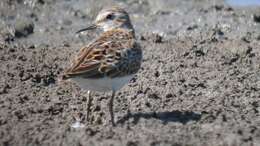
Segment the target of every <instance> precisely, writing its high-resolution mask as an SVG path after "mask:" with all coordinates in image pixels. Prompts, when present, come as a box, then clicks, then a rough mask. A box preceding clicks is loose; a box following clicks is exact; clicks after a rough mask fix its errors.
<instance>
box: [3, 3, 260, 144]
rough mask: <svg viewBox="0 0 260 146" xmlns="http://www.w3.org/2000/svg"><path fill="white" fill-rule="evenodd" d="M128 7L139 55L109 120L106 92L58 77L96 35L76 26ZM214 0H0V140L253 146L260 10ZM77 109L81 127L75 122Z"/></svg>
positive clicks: (259, 96) (256, 140) (257, 131)
mask: <svg viewBox="0 0 260 146" xmlns="http://www.w3.org/2000/svg"><path fill="white" fill-rule="evenodd" d="M111 3H116V4H117V5H120V6H122V7H125V8H126V10H127V11H128V12H129V13H130V15H131V19H132V21H133V24H134V27H135V28H136V34H137V39H138V41H139V42H140V43H141V45H142V46H143V51H144V59H143V64H142V68H141V70H140V71H139V72H138V74H137V76H136V77H135V78H134V79H133V80H132V81H131V83H129V84H128V85H126V86H125V87H124V88H123V89H122V90H120V91H119V92H118V93H117V96H116V99H115V106H114V110H115V116H116V121H117V126H116V127H111V126H110V125H108V124H107V119H108V117H109V116H108V113H107V111H108V108H107V102H108V100H107V99H108V96H109V95H110V93H95V95H94V96H95V98H94V101H93V104H92V107H91V111H92V114H91V121H90V122H87V121H86V120H85V118H84V117H85V115H86V97H85V95H86V92H85V91H81V92H80V93H81V94H80V95H79V96H73V95H74V93H75V91H76V90H78V88H77V86H76V85H75V84H73V83H69V82H66V83H58V81H57V77H58V76H59V74H60V73H61V72H62V71H63V70H64V68H66V65H68V64H69V61H70V58H71V57H72V56H73V55H75V54H76V53H77V51H78V50H79V48H80V47H81V46H83V45H84V44H87V43H88V42H89V41H91V39H93V38H94V37H96V36H97V35H98V32H90V33H87V34H82V35H75V33H74V32H76V31H77V30H79V29H81V28H83V27H85V26H87V24H90V23H91V21H92V20H93V18H94V17H95V15H96V14H97V12H98V11H99V10H100V8H101V7H103V6H106V5H111ZM259 10H260V9H259V7H239V8H237V7H232V6H229V5H227V4H226V3H224V2H223V1H221V0H219V1H216V2H214V1H211V0H192V1H188V0H176V1H172V0H161V1H159V0H129V1H123V0H121V1H120V0H117V1H105V0H104V1H98V2H97V1H95V0H86V1H85V0H75V1H73V0H54V1H52V0H35V1H33V0H2V1H1V2H0V42H1V43H0V44H1V45H0V60H1V62H0V74H1V76H0V145H3V146H34V145H55V146H56V145H62V146H89V145H97V146H99V145H115V146H117V145H118V146H121V145H127V146H138V145H144V146H158V145H161V146H167V145H171V146H188V145H190V146H259V145H260V115H259V111H260V108H259V104H260V72H259V71H260V11H259ZM75 116H79V117H80V118H81V119H82V123H84V124H85V127H84V128H80V129H74V128H72V127H71V124H72V123H74V122H75V119H74V118H73V117H75Z"/></svg>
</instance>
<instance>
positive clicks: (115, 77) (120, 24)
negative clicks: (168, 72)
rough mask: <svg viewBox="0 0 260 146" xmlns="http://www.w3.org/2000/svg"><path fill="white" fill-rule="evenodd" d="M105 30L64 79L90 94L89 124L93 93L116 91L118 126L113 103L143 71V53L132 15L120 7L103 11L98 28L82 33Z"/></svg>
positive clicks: (111, 107)
mask: <svg viewBox="0 0 260 146" xmlns="http://www.w3.org/2000/svg"><path fill="white" fill-rule="evenodd" d="M96 28H101V29H102V30H103V33H102V34H101V36H100V37H98V38H97V39H95V40H94V41H93V42H92V43H90V44H88V45H86V46H84V47H82V49H81V50H80V51H79V53H78V55H77V56H76V57H75V59H74V60H73V63H72V65H71V66H70V67H69V68H68V69H67V70H66V71H65V72H64V74H63V79H64V80H66V79H71V80H72V81H75V82H76V83H77V84H78V85H79V87H81V89H85V90H88V100H87V115H86V119H87V120H89V113H90V105H91V100H92V97H91V94H90V92H91V91H99V92H107V91H112V96H111V98H110V100H109V103H108V106H109V113H110V122H111V123H112V125H113V126H114V125H115V122H114V114H113V100H114V96H115V93H116V91H117V90H119V89H120V88H122V87H123V86H124V85H125V84H126V83H128V82H129V81H130V80H131V78H133V76H134V74H136V73H137V71H138V70H139V69H140V66H141V61H142V50H141V47H140V46H139V44H138V43H137V42H136V39H135V31H134V28H133V26H132V24H131V21H130V18H129V15H128V13H127V12H126V11H125V10H124V9H122V8H119V7H112V8H108V9H103V10H102V11H101V12H100V13H99V14H98V16H97V18H96V20H95V21H94V24H93V25H91V26H89V27H87V28H84V29H82V30H80V31H78V32H77V33H80V32H82V31H86V30H91V29H96Z"/></svg>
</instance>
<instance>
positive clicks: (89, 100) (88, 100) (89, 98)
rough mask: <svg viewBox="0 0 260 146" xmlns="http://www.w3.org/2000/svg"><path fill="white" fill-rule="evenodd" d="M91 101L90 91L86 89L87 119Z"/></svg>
mask: <svg viewBox="0 0 260 146" xmlns="http://www.w3.org/2000/svg"><path fill="white" fill-rule="evenodd" d="M91 101H92V98H91V93H90V91H89V90H88V97H87V121H89V114H90V107H91Z"/></svg>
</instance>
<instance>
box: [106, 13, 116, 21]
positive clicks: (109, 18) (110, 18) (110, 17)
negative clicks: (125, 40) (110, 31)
mask: <svg viewBox="0 0 260 146" xmlns="http://www.w3.org/2000/svg"><path fill="white" fill-rule="evenodd" d="M114 18H115V15H113V14H108V15H107V17H106V19H108V20H113V19H114Z"/></svg>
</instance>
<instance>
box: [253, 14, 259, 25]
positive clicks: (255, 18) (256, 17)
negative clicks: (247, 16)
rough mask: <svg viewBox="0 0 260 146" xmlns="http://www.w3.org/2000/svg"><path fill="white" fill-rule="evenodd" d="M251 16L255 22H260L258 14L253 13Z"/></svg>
mask: <svg viewBox="0 0 260 146" xmlns="http://www.w3.org/2000/svg"><path fill="white" fill-rule="evenodd" d="M253 18H254V21H255V22H256V23H260V14H254V15H253Z"/></svg>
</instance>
